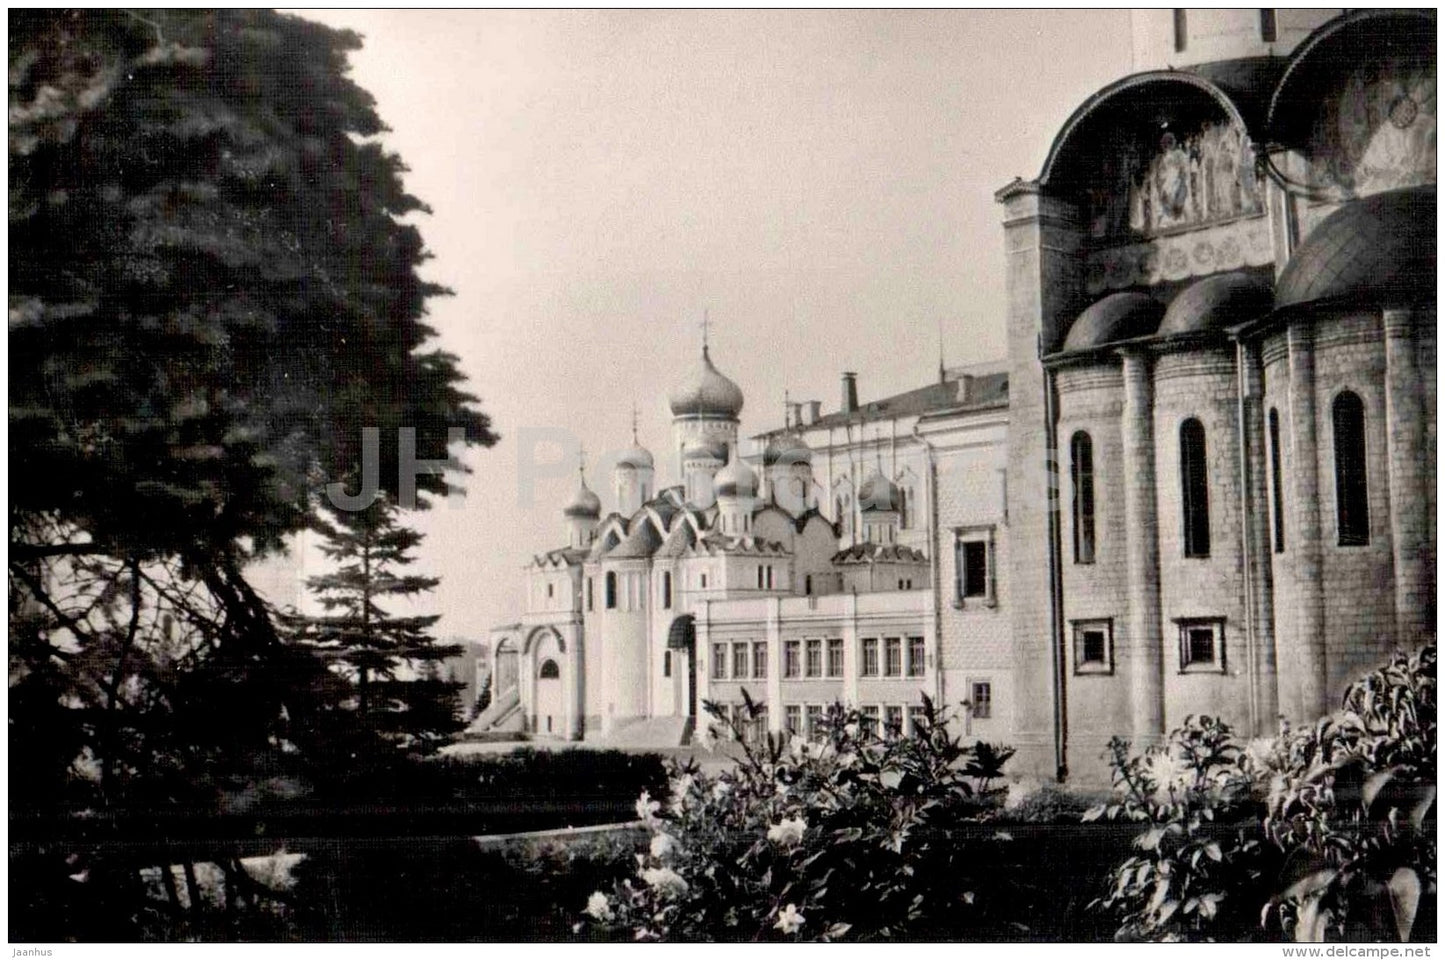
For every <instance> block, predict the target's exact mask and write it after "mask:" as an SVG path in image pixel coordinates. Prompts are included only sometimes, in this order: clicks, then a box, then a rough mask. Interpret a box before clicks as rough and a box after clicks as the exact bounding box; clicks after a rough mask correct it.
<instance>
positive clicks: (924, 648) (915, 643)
mask: <svg viewBox="0 0 1445 960" xmlns="http://www.w3.org/2000/svg"><path fill="white" fill-rule="evenodd" d="M927 671H928V639H927V638H926V637H922V636H918V635H913V636H910V637H908V646H907V648H906V650H905V651H904V661H903V673H904V676H908V677H921V676H924V674H925V673H926V672H927Z"/></svg>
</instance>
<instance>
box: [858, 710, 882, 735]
mask: <svg viewBox="0 0 1445 960" xmlns="http://www.w3.org/2000/svg"><path fill="white" fill-rule="evenodd" d="M858 712H859V713H860V714H861V715H862V726H863V733H864V734H865V735H866V736H870V737H876V736H877V735H878V708H877V707H876V706H867V707H862V708H860V709H859V711H858Z"/></svg>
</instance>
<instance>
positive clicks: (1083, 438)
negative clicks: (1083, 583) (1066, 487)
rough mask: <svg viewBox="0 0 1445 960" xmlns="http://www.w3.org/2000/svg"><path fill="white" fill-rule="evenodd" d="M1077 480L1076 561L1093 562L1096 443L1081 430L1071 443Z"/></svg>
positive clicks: (1075, 492) (1071, 468)
mask: <svg viewBox="0 0 1445 960" xmlns="http://www.w3.org/2000/svg"><path fill="white" fill-rule="evenodd" d="M1069 452H1070V457H1071V460H1072V463H1071V465H1070V470H1071V471H1072V473H1073V481H1074V562H1075V563H1093V562H1094V441H1093V440H1091V439H1090V438H1089V435H1088V434H1087V433H1085V432H1084V431H1082V430H1080V431H1079V432H1078V433H1076V434H1074V438H1073V439H1072V440H1071V441H1069Z"/></svg>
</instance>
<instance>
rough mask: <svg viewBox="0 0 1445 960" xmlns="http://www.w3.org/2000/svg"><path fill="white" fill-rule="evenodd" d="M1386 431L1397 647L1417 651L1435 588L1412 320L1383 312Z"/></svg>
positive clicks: (1397, 312)
mask: <svg viewBox="0 0 1445 960" xmlns="http://www.w3.org/2000/svg"><path fill="white" fill-rule="evenodd" d="M1384 326H1385V425H1386V434H1385V437H1386V448H1387V450H1388V456H1389V484H1390V542H1391V545H1392V549H1393V551H1394V561H1395V642H1396V643H1397V644H1398V645H1399V646H1401V647H1405V648H1407V649H1410V648H1414V647H1415V646H1418V645H1419V644H1420V643H1421V642H1422V641H1423V639H1424V635H1425V632H1426V631H1428V630H1429V627H1430V625H1429V624H1426V623H1425V617H1426V614H1427V613H1428V612H1429V611H1430V610H1431V609H1432V608H1433V602H1432V601H1433V599H1434V596H1435V584H1434V582H1433V580H1434V578H1433V576H1432V569H1433V565H1432V564H1431V562H1430V556H1429V553H1430V543H1429V532H1428V530H1427V526H1428V518H1427V516H1426V510H1425V507H1426V497H1427V496H1428V492H1427V490H1426V489H1425V468H1426V464H1425V459H1424V457H1425V416H1424V411H1423V407H1424V404H1423V402H1422V397H1421V395H1420V393H1421V387H1420V364H1419V361H1418V359H1417V357H1416V355H1415V349H1416V348H1415V337H1414V317H1413V315H1412V314H1411V311H1409V310H1386V311H1385V316H1384Z"/></svg>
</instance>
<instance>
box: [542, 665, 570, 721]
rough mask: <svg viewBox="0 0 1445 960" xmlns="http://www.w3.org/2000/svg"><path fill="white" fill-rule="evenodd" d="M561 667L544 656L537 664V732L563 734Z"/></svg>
mask: <svg viewBox="0 0 1445 960" xmlns="http://www.w3.org/2000/svg"><path fill="white" fill-rule="evenodd" d="M563 711H564V706H563V700H562V669H561V668H560V667H559V666H558V665H557V661H556V660H554V659H553V658H551V657H546V658H545V659H543V660H542V661H541V662H540V663H539V664H538V665H537V732H538V733H539V734H542V735H544V736H554V737H555V736H565V735H566V733H567V731H566V730H565V729H564V727H563Z"/></svg>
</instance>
